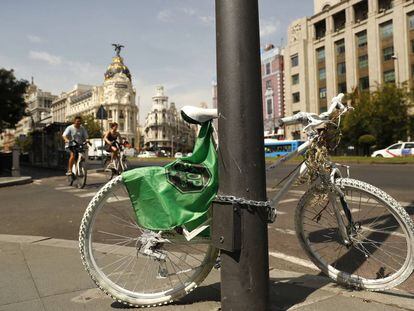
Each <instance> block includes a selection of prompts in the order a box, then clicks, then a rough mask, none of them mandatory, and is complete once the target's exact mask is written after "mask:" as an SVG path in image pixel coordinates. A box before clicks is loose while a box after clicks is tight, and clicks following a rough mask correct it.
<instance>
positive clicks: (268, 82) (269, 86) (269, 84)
mask: <svg viewBox="0 0 414 311" xmlns="http://www.w3.org/2000/svg"><path fill="white" fill-rule="evenodd" d="M271 88H272V81H271V80H266V90H269V89H271Z"/></svg>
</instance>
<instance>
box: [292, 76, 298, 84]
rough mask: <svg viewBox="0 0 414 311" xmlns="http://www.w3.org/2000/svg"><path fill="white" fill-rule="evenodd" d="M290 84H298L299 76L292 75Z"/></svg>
mask: <svg viewBox="0 0 414 311" xmlns="http://www.w3.org/2000/svg"><path fill="white" fill-rule="evenodd" d="M292 84H293V85H295V84H299V74H296V75H293V76H292Z"/></svg>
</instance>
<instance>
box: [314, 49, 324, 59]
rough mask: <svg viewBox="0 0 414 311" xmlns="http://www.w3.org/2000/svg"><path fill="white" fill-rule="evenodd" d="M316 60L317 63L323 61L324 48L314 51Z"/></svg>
mask: <svg viewBox="0 0 414 311" xmlns="http://www.w3.org/2000/svg"><path fill="white" fill-rule="evenodd" d="M316 59H317V60H318V62H321V61H324V60H325V48H324V47H321V48H319V49H316Z"/></svg>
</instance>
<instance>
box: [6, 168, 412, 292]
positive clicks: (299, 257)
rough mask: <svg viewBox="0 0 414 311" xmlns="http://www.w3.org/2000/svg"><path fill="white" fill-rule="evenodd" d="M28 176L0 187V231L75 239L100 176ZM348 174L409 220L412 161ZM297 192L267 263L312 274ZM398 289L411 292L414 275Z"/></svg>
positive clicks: (286, 203)
mask: <svg viewBox="0 0 414 311" xmlns="http://www.w3.org/2000/svg"><path fill="white" fill-rule="evenodd" d="M147 164H148V163H145V165H147ZM293 167H294V166H293V165H287V166H286V167H284V168H280V169H277V170H275V171H272V172H270V173H269V174H268V175H267V180H268V183H267V189H268V192H269V197H271V196H272V194H273V192H274V191H272V187H273V186H274V185H275V184H276V183H277V182H278V181H279V180H280V179H281V178H282V177H283V176H285V175H286V174H287V173H288V172H289V171H290V170H291V169H292V168H293ZM31 174H32V175H33V177H34V182H33V183H32V184H28V185H22V186H15V187H8V188H0V198H1V202H2V204H1V206H0V212H1V215H2V217H1V218H0V234H15V235H37V236H46V237H53V238H60V239H69V240H76V239H77V238H78V230H79V224H80V221H81V218H82V215H83V212H84V210H85V208H86V206H87V204H88V202H89V201H90V200H91V198H92V197H93V195H94V194H95V193H96V191H97V190H98V189H99V188H100V187H101V186H102V185H103V183H104V182H105V178H104V175H103V174H102V173H91V174H89V176H88V184H87V186H86V187H85V189H75V188H72V187H68V186H67V185H66V179H65V177H64V176H62V175H61V173H60V172H57V173H56V172H53V171H31ZM351 177H352V178H356V179H360V180H363V181H366V182H368V183H371V184H373V185H375V186H377V187H379V188H381V189H383V190H385V191H386V192H388V193H389V194H390V195H391V196H393V197H394V198H396V199H397V200H398V201H400V202H401V203H402V204H403V205H405V206H406V209H407V211H408V212H409V213H410V214H411V215H412V217H413V219H414V190H413V189H414V165H397V164H394V165H354V166H353V167H352V169H351ZM303 191H304V188H303V186H301V187H295V188H293V189H291V191H289V193H288V194H287V196H286V197H285V198H283V200H282V201H281V203H280V205H279V206H278V211H279V215H278V218H277V221H276V222H275V223H274V224H271V225H269V253H270V256H269V258H270V266H271V268H272V267H273V268H277V269H282V270H288V271H298V272H305V273H309V274H318V273H319V271H318V270H317V269H316V268H315V267H314V266H313V264H312V263H311V262H310V261H309V259H308V258H307V256H306V254H305V253H304V251H303V250H302V249H301V248H300V245H299V243H298V241H297V238H296V236H295V230H294V212H295V207H296V204H297V202H298V200H299V198H300V197H301V195H302V194H303ZM400 288H402V289H404V290H406V291H409V292H414V277H411V279H409V280H408V281H407V282H405V283H404V284H403V285H402V286H400Z"/></svg>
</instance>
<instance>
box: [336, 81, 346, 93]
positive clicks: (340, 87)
mask: <svg viewBox="0 0 414 311" xmlns="http://www.w3.org/2000/svg"><path fill="white" fill-rule="evenodd" d="M338 93H346V82H342V83H338Z"/></svg>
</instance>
